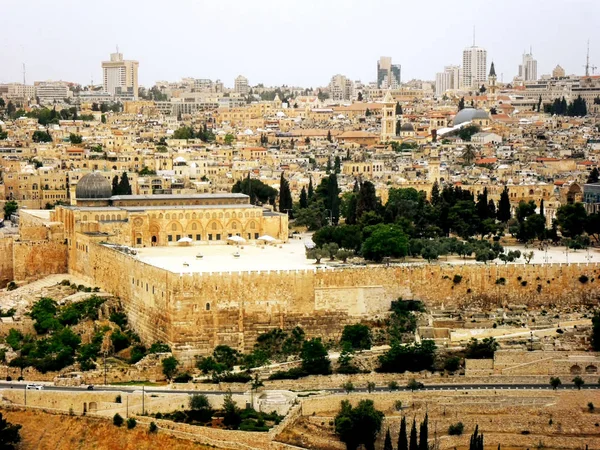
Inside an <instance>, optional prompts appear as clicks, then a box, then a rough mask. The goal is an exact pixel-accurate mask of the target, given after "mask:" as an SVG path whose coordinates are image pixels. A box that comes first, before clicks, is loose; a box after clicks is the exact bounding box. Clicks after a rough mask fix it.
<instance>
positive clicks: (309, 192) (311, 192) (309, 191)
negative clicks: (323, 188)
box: [308, 177, 315, 203]
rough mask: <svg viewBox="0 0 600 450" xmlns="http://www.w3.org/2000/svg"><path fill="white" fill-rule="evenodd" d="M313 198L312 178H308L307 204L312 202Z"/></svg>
mask: <svg viewBox="0 0 600 450" xmlns="http://www.w3.org/2000/svg"><path fill="white" fill-rule="evenodd" d="M314 197H315V189H314V188H313V183H312V177H310V181H309V182H308V202H309V203H310V202H312V201H313V199H314Z"/></svg>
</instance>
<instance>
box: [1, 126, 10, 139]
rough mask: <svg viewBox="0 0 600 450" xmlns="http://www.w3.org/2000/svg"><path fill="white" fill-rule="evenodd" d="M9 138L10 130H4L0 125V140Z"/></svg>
mask: <svg viewBox="0 0 600 450" xmlns="http://www.w3.org/2000/svg"><path fill="white" fill-rule="evenodd" d="M6 139H8V132H6V131H2V127H0V141H4V140H6Z"/></svg>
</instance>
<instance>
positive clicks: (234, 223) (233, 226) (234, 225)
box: [231, 222, 237, 230]
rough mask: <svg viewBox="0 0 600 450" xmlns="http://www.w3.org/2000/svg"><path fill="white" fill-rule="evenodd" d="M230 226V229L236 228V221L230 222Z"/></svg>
mask: <svg viewBox="0 0 600 450" xmlns="http://www.w3.org/2000/svg"><path fill="white" fill-rule="evenodd" d="M231 228H232V229H234V230H237V223H236V222H233V223H232V224H231Z"/></svg>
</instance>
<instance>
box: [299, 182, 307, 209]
mask: <svg viewBox="0 0 600 450" xmlns="http://www.w3.org/2000/svg"><path fill="white" fill-rule="evenodd" d="M298 206H299V207H300V208H301V209H304V208H308V195H307V194H306V189H305V188H304V186H303V187H302V190H301V191H300V201H299V203H298Z"/></svg>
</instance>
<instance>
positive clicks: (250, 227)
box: [246, 220, 258, 231]
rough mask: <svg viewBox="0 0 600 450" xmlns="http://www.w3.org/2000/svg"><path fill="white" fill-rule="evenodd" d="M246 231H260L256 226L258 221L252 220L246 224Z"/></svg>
mask: <svg viewBox="0 0 600 450" xmlns="http://www.w3.org/2000/svg"><path fill="white" fill-rule="evenodd" d="M246 230H252V231H254V230H258V227H257V226H256V221H255V220H251V221H250V222H248V223H247V224H246Z"/></svg>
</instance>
